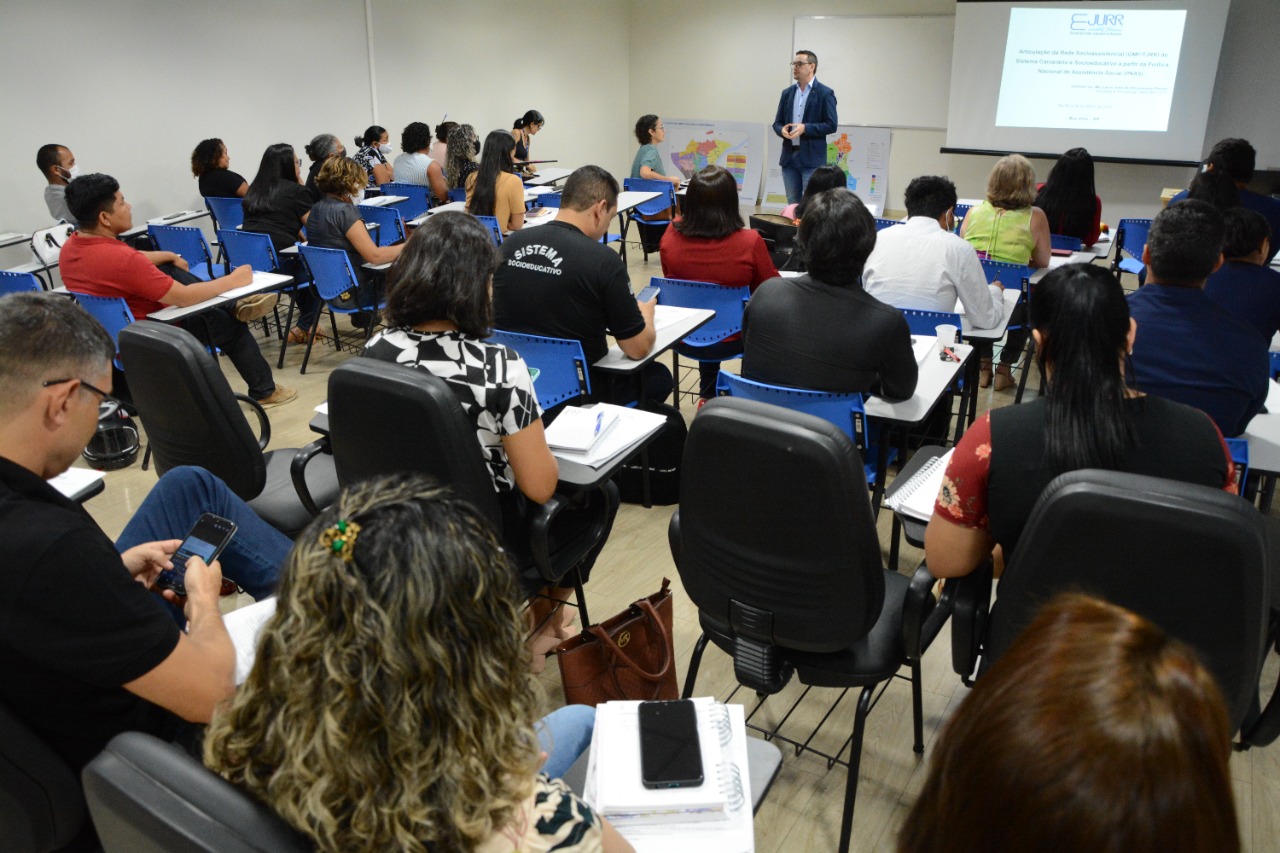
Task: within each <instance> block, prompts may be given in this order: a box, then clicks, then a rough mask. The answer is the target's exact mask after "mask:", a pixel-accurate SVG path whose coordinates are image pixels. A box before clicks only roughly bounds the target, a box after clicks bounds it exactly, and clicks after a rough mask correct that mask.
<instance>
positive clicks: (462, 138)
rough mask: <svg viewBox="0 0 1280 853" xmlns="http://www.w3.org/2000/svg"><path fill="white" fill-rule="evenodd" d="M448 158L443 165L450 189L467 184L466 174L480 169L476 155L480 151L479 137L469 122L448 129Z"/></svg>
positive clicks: (456, 188)
mask: <svg viewBox="0 0 1280 853" xmlns="http://www.w3.org/2000/svg"><path fill="white" fill-rule="evenodd" d="M447 145H448V155H447V156H448V160H447V161H446V162H445V166H444V180H445V183H446V184H448V185H449V189H451V190H460V189H463V188H465V187H466V185H467V176H468V175H470V174H471V173H472V172H475V171H478V170H479V169H480V164H479V163H477V162H476V155H477V154H479V153H480V137H479V136H477V135H476V129H475V128H474V127H472V126H471V125H469V124H460V125H458V126H457V127H455V128H454V129H453V130H451V131H449V141H448V143H447Z"/></svg>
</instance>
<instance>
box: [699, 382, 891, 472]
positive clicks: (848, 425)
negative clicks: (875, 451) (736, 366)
mask: <svg viewBox="0 0 1280 853" xmlns="http://www.w3.org/2000/svg"><path fill="white" fill-rule="evenodd" d="M716 391H717V392H718V393H719V394H720V395H721V396H728V397H742V398H744V399H747V400H756V401H758V402H761V403H768V404H770V405H772V406H781V407H782V408H784V409H791V410H792V411H796V412H807V413H808V414H810V415H814V416H815V417H819V418H822V419H823V420H826V421H830V422H831V423H833V424H835V425H836V426H837V427H839V428H840V429H841V430H842V431H843V432H844V433H845V435H847V436H849V438H851V439H853V443H854V446H855V447H857V448H858V450H860V451H863V452H864V454H865V452H866V449H867V442H866V435H867V429H866V417H867V415H866V410H865V409H864V408H863V404H862V395H861V394H834V393H831V392H829V391H811V390H809V389H807V388H788V387H787V386H785V385H768V384H765V383H764V382H756V381H755V380H754V379H747V378H745V377H742V376H739V375H738V374H736V373H730V372H729V371H727V370H722V371H721V372H720V378H719V379H718V380H717V381H716Z"/></svg>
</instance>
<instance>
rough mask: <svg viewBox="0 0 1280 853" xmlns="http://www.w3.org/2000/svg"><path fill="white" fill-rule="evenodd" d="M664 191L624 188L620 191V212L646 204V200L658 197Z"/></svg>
mask: <svg viewBox="0 0 1280 853" xmlns="http://www.w3.org/2000/svg"><path fill="white" fill-rule="evenodd" d="M660 195H662V193H655V192H644V193H642V192H638V191H636V190H630V191H628V190H623V191H622V192H620V193H618V213H625V212H626V211H628V210H630V209H631V208H633V207H636V206H638V205H641V204H644V203H645V202H646V201H650V200H652V199H655V198H657V197H658V196H660Z"/></svg>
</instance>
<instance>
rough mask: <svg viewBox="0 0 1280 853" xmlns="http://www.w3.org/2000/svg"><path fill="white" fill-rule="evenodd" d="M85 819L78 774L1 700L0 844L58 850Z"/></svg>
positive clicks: (24, 850) (18, 848) (17, 848)
mask: <svg viewBox="0 0 1280 853" xmlns="http://www.w3.org/2000/svg"><path fill="white" fill-rule="evenodd" d="M84 819H85V809H84V794H83V793H82V792H81V790H80V781H79V780H78V779H76V774H75V773H73V772H72V771H71V768H70V767H68V766H67V764H66V762H64V761H63V760H62V759H61V758H59V757H58V755H57V754H56V753H54V751H53V750H51V749H50V748H49V747H48V746H47V745H46V744H45V742H44V741H43V740H41V739H40V737H39V735H37V734H36V733H35V732H33V731H32V730H31V729H30V728H29V727H28V726H27V724H26V723H24V722H22V720H20V719H18V717H17V716H16V715H15V714H14V713H13V711H11V710H10V709H9V707H8V706H7V705H5V703H3V702H0V839H2V840H0V847H3V848H4V849H5V850H11V851H20V853H28V851H33V852H34V851H45V850H54V849H57V848H59V847H62V846H63V845H65V844H66V843H67V842H69V841H71V839H72V838H74V837H75V835H76V833H77V832H78V831H79V829H80V827H81V825H82V824H83V823H84Z"/></svg>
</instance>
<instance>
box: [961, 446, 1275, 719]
mask: <svg viewBox="0 0 1280 853" xmlns="http://www.w3.org/2000/svg"><path fill="white" fill-rule="evenodd" d="M1266 550H1267V549H1266V533H1265V530H1264V528H1263V519H1262V516H1261V514H1260V513H1259V512H1258V511H1257V510H1256V509H1255V508H1254V507H1253V506H1251V505H1250V504H1249V503H1248V502H1247V501H1245V500H1243V499H1241V498H1238V497H1236V496H1234V495H1229V494H1227V493H1225V492H1223V491H1222V490H1220V489H1213V488H1209V487H1207V486H1196V485H1190V484H1187V483H1181V482H1176V481H1173V480H1163V479H1160V478H1157V477H1143V476H1139V475H1135V474H1124V473H1120V472H1117V471H1099V470H1083V471H1072V472H1070V473H1067V474H1063V475H1062V476H1060V477H1058V478H1056V479H1055V480H1054V481H1053V482H1052V483H1050V484H1049V485H1048V486H1047V487H1046V488H1045V490H1044V492H1043V493H1042V494H1041V495H1040V499H1039V500H1038V501H1036V505H1035V508H1034V509H1033V510H1032V512H1031V517H1030V519H1028V521H1027V526H1026V529H1025V530H1024V532H1023V534H1022V537H1021V539H1020V540H1019V543H1018V548H1017V550H1016V551H1015V552H1014V554H1013V555H1012V557H1010V558H1009V560H1008V568H1007V569H1006V571H1005V573H1004V576H1003V577H1002V578H1001V580H1000V587H999V590H998V592H997V598H996V604H995V606H994V608H993V609H992V613H991V621H990V624H989V628H988V634H987V643H986V648H985V654H984V659H983V664H982V665H983V667H984V668H985V667H986V666H988V665H989V664H990V663H992V662H994V661H995V660H996V659H997V658H999V656H1000V655H1001V654H1002V653H1003V652H1004V651H1005V650H1006V649H1007V648H1008V647H1009V645H1010V644H1011V643H1012V642H1013V640H1014V638H1015V637H1017V635H1018V633H1019V632H1020V631H1021V630H1022V629H1023V628H1024V627H1026V625H1027V624H1028V623H1029V622H1030V621H1031V620H1032V618H1034V616H1035V613H1036V611H1037V610H1038V609H1039V607H1040V606H1041V605H1042V604H1044V602H1046V601H1047V600H1048V599H1049V598H1051V597H1053V595H1055V594H1056V593H1059V592H1067V591H1071V592H1084V593H1088V594H1090V595H1095V596H1097V597H1099V598H1102V599H1105V600H1106V601H1110V602H1112V603H1113V604H1117V605H1120V606H1121V607H1125V608H1127V609H1129V610H1132V611H1134V612H1135V613H1137V614H1139V615H1141V616H1144V617H1146V618H1147V619H1149V620H1151V621H1152V622H1154V623H1155V624H1156V625H1159V626H1160V627H1161V628H1162V629H1164V631H1165V632H1166V633H1168V634H1170V635H1171V636H1173V637H1176V638H1177V639H1179V640H1182V641H1183V642H1185V643H1187V644H1188V645H1190V646H1191V647H1192V648H1194V649H1195V650H1196V651H1197V652H1198V653H1199V654H1200V657H1201V659H1202V660H1203V661H1204V663H1205V665H1206V666H1207V667H1208V669H1209V670H1210V671H1211V672H1212V673H1213V674H1214V675H1215V676H1216V677H1217V679H1218V683H1219V685H1220V686H1221V687H1222V692H1223V694H1224V695H1225V697H1226V699H1227V705H1228V707H1229V709H1230V710H1231V714H1232V722H1233V724H1234V725H1235V726H1237V727H1239V725H1240V723H1241V721H1242V720H1243V719H1244V715H1245V712H1246V711H1247V710H1248V707H1249V703H1250V700H1251V699H1253V698H1256V696H1257V690H1258V676H1259V673H1260V672H1261V668H1262V660H1263V655H1264V654H1265V651H1266V647H1265V644H1266V626H1267V615H1268V608H1269V602H1270V598H1269V594H1270V592H1269V583H1268V578H1267V563H1266Z"/></svg>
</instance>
